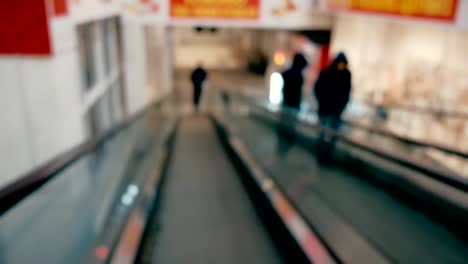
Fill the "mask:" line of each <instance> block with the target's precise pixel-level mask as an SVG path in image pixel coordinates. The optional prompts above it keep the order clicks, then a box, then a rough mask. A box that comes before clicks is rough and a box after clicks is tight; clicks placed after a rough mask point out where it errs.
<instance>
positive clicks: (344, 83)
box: [314, 52, 351, 129]
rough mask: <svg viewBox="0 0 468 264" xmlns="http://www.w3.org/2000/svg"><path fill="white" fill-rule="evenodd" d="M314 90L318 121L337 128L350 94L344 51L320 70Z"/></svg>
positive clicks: (349, 76)
mask: <svg viewBox="0 0 468 264" xmlns="http://www.w3.org/2000/svg"><path fill="white" fill-rule="evenodd" d="M314 92H315V98H316V99H317V102H318V115H319V119H320V123H321V124H322V125H324V126H326V127H329V128H331V129H338V127H339V125H340V123H341V122H340V120H341V114H342V113H343V111H344V109H345V108H346V105H347V104H348V102H349V99H350V95H351V72H350V71H349V70H348V59H347V58H346V55H345V54H344V53H342V52H341V53H339V54H338V55H337V56H336V58H335V59H334V60H333V63H332V64H331V65H330V66H328V67H327V68H325V69H323V70H322V71H321V72H320V75H319V77H318V79H317V82H316V83H315V89H314Z"/></svg>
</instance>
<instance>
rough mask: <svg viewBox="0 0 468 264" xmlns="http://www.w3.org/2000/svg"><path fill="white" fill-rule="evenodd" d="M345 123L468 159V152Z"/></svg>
mask: <svg viewBox="0 0 468 264" xmlns="http://www.w3.org/2000/svg"><path fill="white" fill-rule="evenodd" d="M343 123H345V124H346V125H349V126H351V127H355V128H358V129H362V130H366V131H369V132H371V133H374V134H379V135H382V136H386V137H391V138H394V139H396V140H399V141H401V142H403V143H406V144H410V145H414V146H419V147H424V148H433V149H437V150H440V151H442V152H445V153H448V154H451V155H455V156H459V157H461V158H465V159H467V158H468V152H464V151H462V150H458V149H454V148H450V147H447V146H444V145H442V144H436V143H432V142H427V141H422V140H417V139H413V138H408V137H405V136H402V135H399V134H397V133H395V132H393V131H390V130H387V129H380V128H376V127H372V126H368V125H364V124H360V123H358V122H354V121H351V120H343Z"/></svg>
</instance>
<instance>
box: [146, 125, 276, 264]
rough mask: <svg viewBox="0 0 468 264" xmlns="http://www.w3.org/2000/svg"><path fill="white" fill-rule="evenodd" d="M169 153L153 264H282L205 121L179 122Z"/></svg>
mask: <svg viewBox="0 0 468 264" xmlns="http://www.w3.org/2000/svg"><path fill="white" fill-rule="evenodd" d="M173 151H174V152H173V153H172V155H171V161H170V165H169V169H168V172H167V175H166V177H167V178H166V182H165V183H164V186H163V190H162V198H161V199H162V200H161V206H160V208H158V215H157V219H156V221H158V224H159V231H158V232H156V233H155V237H154V239H153V241H154V246H153V250H152V252H151V254H149V255H152V256H151V257H150V259H151V260H152V263H158V264H159V263H162V264H167V263H191V264H192V263H203V264H208V263H245V264H247V263H268V264H274V263H281V262H282V260H281V257H280V256H279V254H278V253H277V251H276V249H275V247H274V244H273V241H272V240H271V239H270V237H269V235H268V233H267V230H266V229H265V228H264V227H262V223H261V221H260V219H258V217H257V215H256V213H255V209H254V207H253V205H252V203H251V201H250V199H249V197H248V195H247V193H246V191H245V190H244V189H243V186H242V183H241V182H240V178H239V175H237V173H236V171H235V168H234V167H233V165H232V164H231V163H230V161H229V160H228V158H227V156H226V154H225V153H224V151H223V149H222V146H221V144H220V142H219V141H218V139H217V135H216V133H215V130H214V126H213V125H212V124H211V122H210V121H209V119H208V118H205V117H202V116H194V117H188V118H185V119H183V120H182V122H181V123H180V125H179V129H178V132H177V136H176V141H175V146H174V150H173Z"/></svg>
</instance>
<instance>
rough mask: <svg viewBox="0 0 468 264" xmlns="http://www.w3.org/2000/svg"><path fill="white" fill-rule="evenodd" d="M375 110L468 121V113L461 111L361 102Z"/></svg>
mask: <svg viewBox="0 0 468 264" xmlns="http://www.w3.org/2000/svg"><path fill="white" fill-rule="evenodd" d="M361 103H363V104H365V105H368V106H370V107H373V108H377V107H385V108H386V109H390V110H403V111H407V112H415V113H419V114H425V115H435V116H444V117H446V118H459V119H468V113H466V112H460V111H448V110H444V109H435V108H430V107H421V106H415V105H404V104H378V103H374V102H361Z"/></svg>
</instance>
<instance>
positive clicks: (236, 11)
mask: <svg viewBox="0 0 468 264" xmlns="http://www.w3.org/2000/svg"><path fill="white" fill-rule="evenodd" d="M170 5H171V7H170V10H171V17H173V18H197V19H200V18H206V19H249V20H251V19H258V18H259V16H260V0H171V1H170Z"/></svg>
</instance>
